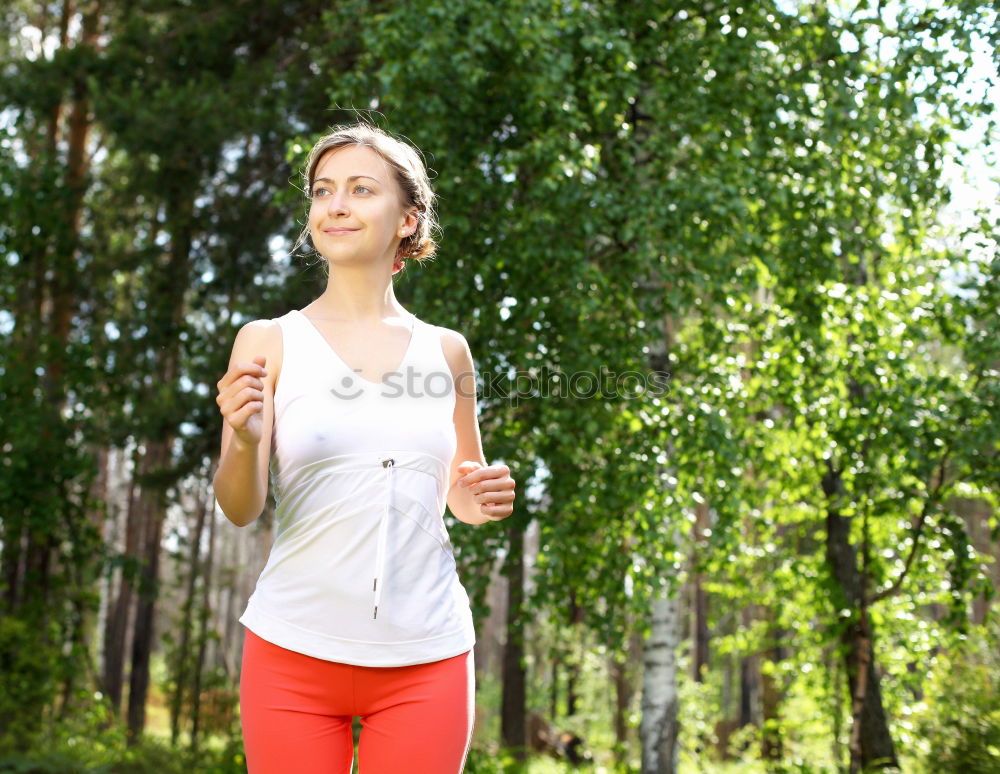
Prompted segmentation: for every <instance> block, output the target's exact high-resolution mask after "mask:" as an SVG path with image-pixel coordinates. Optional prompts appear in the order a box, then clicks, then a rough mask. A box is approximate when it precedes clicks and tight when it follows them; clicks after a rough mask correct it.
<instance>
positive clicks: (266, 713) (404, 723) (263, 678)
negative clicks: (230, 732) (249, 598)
mask: <svg viewBox="0 0 1000 774" xmlns="http://www.w3.org/2000/svg"><path fill="white" fill-rule="evenodd" d="M245 631H246V639H245V640H244V643H243V665H242V669H241V672H240V719H241V723H242V725H243V744H244V749H245V752H246V759H247V769H248V774H290V773H291V772H294V774H350V772H351V764H352V762H353V760H354V736H353V727H352V724H353V721H354V716H355V715H359V716H360V717H361V726H362V731H361V737H360V740H359V742H358V764H359V772H360V774H401V773H402V772H407V774H458V773H459V772H461V771H462V769H463V768H464V766H465V758H466V756H467V755H468V752H469V745H470V743H471V742H472V725H473V718H474V709H475V679H476V678H475V672H474V669H473V652H472V651H471V650H470V651H467V652H466V653H463V654H461V655H459V656H453V657H452V658H446V659H444V660H442V661H432V662H430V663H428V664H414V665H412V666H401V667H366V666H355V665H353V664H342V663H339V662H336V661H326V660H323V659H319V658H314V657H312V656H306V655H303V654H302V653H296V652H295V651H291V650H287V649H285V648H282V647H280V646H278V645H275V644H273V643H271V642H268V641H267V640H264V639H261V638H260V637H258V636H257V635H256V634H254V633H253V632H252V631H250V630H249V629H245Z"/></svg>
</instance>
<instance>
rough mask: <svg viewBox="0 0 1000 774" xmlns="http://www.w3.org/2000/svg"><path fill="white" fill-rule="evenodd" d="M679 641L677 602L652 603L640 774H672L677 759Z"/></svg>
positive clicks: (662, 599)
mask: <svg viewBox="0 0 1000 774" xmlns="http://www.w3.org/2000/svg"><path fill="white" fill-rule="evenodd" d="M680 639H681V611H680V599H679V596H677V595H676V594H675V595H674V596H670V595H668V596H661V597H657V598H656V599H655V600H653V605H652V620H651V631H650V635H649V638H648V640H647V641H646V643H645V649H644V653H643V667H644V669H643V679H642V722H641V724H640V727H639V736H640V739H641V742H642V774H676V772H677V758H678V752H679V747H678V743H677V742H678V735H679V731H680V723H679V720H678V712H677V710H678V696H677V647H678V645H679V644H680Z"/></svg>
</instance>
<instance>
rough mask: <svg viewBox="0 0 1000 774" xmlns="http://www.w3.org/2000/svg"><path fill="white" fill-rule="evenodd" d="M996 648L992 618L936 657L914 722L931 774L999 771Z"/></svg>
mask: <svg viewBox="0 0 1000 774" xmlns="http://www.w3.org/2000/svg"><path fill="white" fill-rule="evenodd" d="M998 642H1000V623H998V619H997V618H996V616H994V618H993V621H992V622H991V623H990V624H989V625H987V626H982V627H974V628H973V629H972V630H970V632H969V635H968V636H967V638H966V639H964V641H960V642H959V643H957V645H956V647H955V648H954V649H952V650H950V651H948V652H943V653H941V654H939V655H938V656H937V657H936V659H935V662H934V664H933V673H932V675H931V678H930V680H929V681H928V682H927V695H926V698H925V700H924V701H923V703H922V705H921V706H919V707H918V708H917V709H916V713H915V714H916V717H915V721H914V722H915V728H916V733H917V734H918V736H919V738H920V739H921V742H920V748H921V749H922V751H923V759H922V764H923V771H925V772H927V774H932V772H933V774H993V773H994V772H996V771H1000V651H998V650H997V643H998Z"/></svg>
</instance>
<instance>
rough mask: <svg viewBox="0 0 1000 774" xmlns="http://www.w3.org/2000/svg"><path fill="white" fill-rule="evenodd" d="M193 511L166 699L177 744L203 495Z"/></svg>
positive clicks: (204, 508) (172, 736)
mask: <svg viewBox="0 0 1000 774" xmlns="http://www.w3.org/2000/svg"><path fill="white" fill-rule="evenodd" d="M197 499H198V502H197V505H196V507H197V514H196V516H195V525H194V529H193V530H192V532H191V545H190V547H189V552H188V577H187V588H186V590H185V594H184V602H183V603H182V605H181V622H180V624H181V639H180V642H179V643H178V644H177V654H176V663H175V666H174V670H175V677H174V682H175V685H176V689H175V690H174V695H173V697H172V701H171V702H170V743H171V744H172V745H174V746H176V745H177V737H178V735H179V734H180V728H181V715H182V714H183V711H184V690H185V688H186V686H187V681H188V665H189V661H190V659H189V658H188V651H189V650H190V648H191V631H192V629H193V628H194V623H195V622H194V616H195V591H196V589H197V586H198V575H199V564H200V561H199V560H200V558H201V536H202V535H203V534H204V532H205V518H206V516H207V514H208V503H207V502H206V501H205V498H204V497H202V496H200V494H199V496H197Z"/></svg>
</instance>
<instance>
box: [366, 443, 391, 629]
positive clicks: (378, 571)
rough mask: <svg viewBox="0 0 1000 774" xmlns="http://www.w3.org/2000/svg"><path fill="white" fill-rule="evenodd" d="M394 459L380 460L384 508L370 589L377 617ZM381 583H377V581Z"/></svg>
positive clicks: (380, 596) (381, 585) (382, 584)
mask: <svg viewBox="0 0 1000 774" xmlns="http://www.w3.org/2000/svg"><path fill="white" fill-rule="evenodd" d="M395 464H396V461H395V460H394V459H392V458H391V457H390V458H388V459H384V460H382V467H383V468H385V483H386V488H385V510H384V511H383V512H382V519H381V521H380V522H379V525H378V547H377V549H376V551H375V581H374V583H373V584H372V591H374V592H375V611H374V614H373V615H372V618H378V603H379V600H381V599H382V587H383V586H384V585H385V583H384V581H385V578H383V577H382V573H383V571H384V569H385V568H384V565H385V536H386V532H387V531H388V528H389V501H390V499H391V498H392V471H393V470H394V469H395ZM380 580H381V581H383V583H379V581H380Z"/></svg>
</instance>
